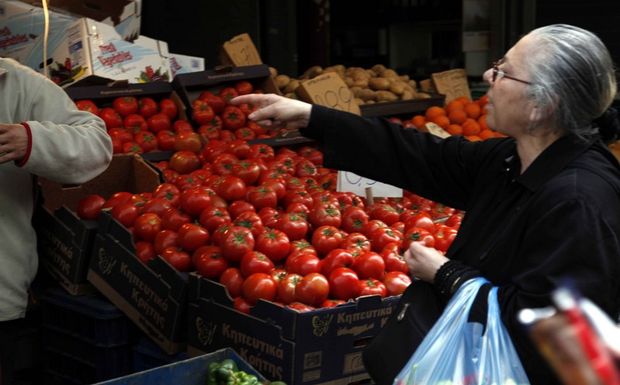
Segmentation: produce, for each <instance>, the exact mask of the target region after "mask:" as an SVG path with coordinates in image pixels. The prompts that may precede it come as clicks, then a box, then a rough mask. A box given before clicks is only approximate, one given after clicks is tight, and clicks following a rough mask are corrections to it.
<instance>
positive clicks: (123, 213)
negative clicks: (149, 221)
mask: <svg viewBox="0 0 620 385" xmlns="http://www.w3.org/2000/svg"><path fill="white" fill-rule="evenodd" d="M111 214H112V217H113V218H114V219H116V220H117V221H118V222H119V223H120V224H122V225H123V226H125V227H127V228H129V227H131V226H133V223H134V221H135V220H136V218H138V215H139V214H140V213H139V210H138V208H137V207H136V206H135V205H134V204H133V203H131V202H129V201H128V202H124V203H119V204H118V205H116V206H114V207H113V208H112V211H111Z"/></svg>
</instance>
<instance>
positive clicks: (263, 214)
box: [258, 207, 288, 238]
mask: <svg viewBox="0 0 620 385" xmlns="http://www.w3.org/2000/svg"><path fill="white" fill-rule="evenodd" d="M258 216H259V217H260V220H261V221H262V222H263V226H265V227H269V228H275V227H276V226H277V224H278V220H279V219H280V213H279V212H278V210H276V209H274V208H273V207H263V208H262V209H260V210H259V211H258ZM287 238H288V236H287Z"/></svg>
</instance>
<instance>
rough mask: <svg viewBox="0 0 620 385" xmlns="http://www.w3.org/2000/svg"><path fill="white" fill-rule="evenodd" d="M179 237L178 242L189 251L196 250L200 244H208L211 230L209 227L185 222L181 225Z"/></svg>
mask: <svg viewBox="0 0 620 385" xmlns="http://www.w3.org/2000/svg"><path fill="white" fill-rule="evenodd" d="M178 234H179V237H178V238H177V242H178V244H179V246H181V247H182V248H183V249H185V250H187V251H194V250H196V249H197V248H199V247H200V246H204V245H206V243H207V241H209V232H208V231H207V229H205V228H204V227H202V226H200V225H196V224H194V223H185V224H183V225H181V227H179V230H178Z"/></svg>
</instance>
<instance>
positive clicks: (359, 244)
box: [340, 233, 370, 251]
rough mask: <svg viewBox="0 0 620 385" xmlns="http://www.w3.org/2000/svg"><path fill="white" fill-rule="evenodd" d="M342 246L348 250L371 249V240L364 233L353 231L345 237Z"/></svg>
mask: <svg viewBox="0 0 620 385" xmlns="http://www.w3.org/2000/svg"><path fill="white" fill-rule="evenodd" d="M340 247H342V248H343V249H347V250H353V249H356V250H360V251H370V241H369V240H368V238H366V236H365V235H364V234H362V233H351V234H349V235H347V236H346V237H344V239H343V240H342V244H341V245H340Z"/></svg>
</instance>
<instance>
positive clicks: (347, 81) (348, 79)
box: [344, 76, 355, 87]
mask: <svg viewBox="0 0 620 385" xmlns="http://www.w3.org/2000/svg"><path fill="white" fill-rule="evenodd" d="M344 83H345V84H346V85H347V86H349V87H353V83H355V80H353V78H352V77H350V76H345V77H344Z"/></svg>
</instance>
